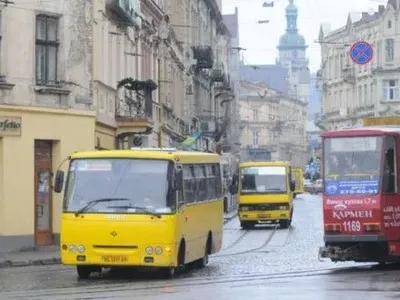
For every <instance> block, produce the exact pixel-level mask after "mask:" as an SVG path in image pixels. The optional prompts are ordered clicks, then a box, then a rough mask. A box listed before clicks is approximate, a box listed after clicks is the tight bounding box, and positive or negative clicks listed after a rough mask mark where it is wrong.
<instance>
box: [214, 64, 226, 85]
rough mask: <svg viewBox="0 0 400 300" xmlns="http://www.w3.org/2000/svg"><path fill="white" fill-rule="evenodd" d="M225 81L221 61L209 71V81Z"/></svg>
mask: <svg viewBox="0 0 400 300" xmlns="http://www.w3.org/2000/svg"><path fill="white" fill-rule="evenodd" d="M225 81H226V73H225V68H224V65H223V64H222V63H220V64H218V66H217V67H216V68H214V69H212V71H211V83H214V82H221V83H222V82H225Z"/></svg>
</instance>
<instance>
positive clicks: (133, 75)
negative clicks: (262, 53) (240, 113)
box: [0, 0, 234, 252]
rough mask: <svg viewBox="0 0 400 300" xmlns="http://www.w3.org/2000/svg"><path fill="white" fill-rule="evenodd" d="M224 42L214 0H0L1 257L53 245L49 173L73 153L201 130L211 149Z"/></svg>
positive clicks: (220, 103)
mask: <svg viewBox="0 0 400 300" xmlns="http://www.w3.org/2000/svg"><path fill="white" fill-rule="evenodd" d="M182 8H184V9H183V10H182ZM182 11H184V14H183V15H184V18H182ZM15 20H23V21H21V22H15ZM21 32H24V34H25V35H24V38H15V37H17V36H21ZM229 47H230V35H229V32H228V31H227V29H226V27H225V25H224V24H223V22H222V16H221V13H220V10H219V8H218V5H217V3H216V2H215V0H213V1H206V0H198V1H188V0H185V1H183V0H182V1H162V0H157V1H156V0H128V1H123V0H98V1H73V2H68V4H67V2H65V3H64V2H62V1H61V2H60V1H56V0H54V1H44V2H40V1H39V2H29V3H24V4H20V5H18V6H17V5H14V4H13V3H9V4H8V5H7V6H6V5H1V4H0V127H1V128H2V130H1V133H0V185H1V187H2V193H0V252H2V251H9V250H14V249H20V248H24V247H31V246H36V245H49V244H54V243H57V242H58V233H59V220H60V212H61V203H62V201H61V199H60V197H59V196H58V195H57V194H54V193H53V192H52V190H51V181H52V174H53V173H55V171H56V169H57V168H59V166H60V164H61V162H62V161H63V160H64V159H65V158H66V157H67V156H68V155H70V154H71V153H72V152H75V151H82V150H93V149H99V150H101V149H115V148H128V147H132V146H142V147H153V146H161V147H170V146H175V145H176V144H177V143H179V142H181V141H182V140H183V139H185V138H186V137H187V136H189V135H191V134H192V133H194V132H195V131H197V130H199V129H201V130H202V138H201V141H200V142H199V146H201V147H202V148H206V149H208V150H213V149H214V150H215V149H216V147H215V144H216V143H218V142H219V143H220V141H221V140H223V138H224V136H225V133H226V132H227V131H228V128H229V122H228V121H229V120H228V119H229V117H230V114H229V109H230V106H229V103H230V102H231V101H230V100H232V99H233V98H234V95H231V94H230V92H231V85H230V81H229V76H228V75H229V74H228V72H229ZM61 167H62V168H64V167H66V164H65V163H64V164H61ZM17 170H18V171H17ZM19 170H24V172H22V173H21V172H19ZM17 172H18V173H17ZM4 174H7V176H4ZM20 186H23V188H19V187H20ZM20 207H24V208H25V209H24V210H22V211H21V210H20ZM16 215H18V216H20V218H15V216H16ZM21 220H24V222H21Z"/></svg>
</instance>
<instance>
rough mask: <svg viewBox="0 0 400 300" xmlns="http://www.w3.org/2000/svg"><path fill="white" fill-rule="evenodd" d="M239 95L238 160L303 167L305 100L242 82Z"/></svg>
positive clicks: (305, 155) (263, 86)
mask: <svg viewBox="0 0 400 300" xmlns="http://www.w3.org/2000/svg"><path fill="white" fill-rule="evenodd" d="M240 97H241V98H240V120H241V122H240V123H241V138H240V143H241V151H240V156H241V160H242V161H246V160H284V161H290V162H291V163H292V165H293V166H304V165H305V164H306V163H307V158H308V154H307V136H306V128H305V122H304V120H305V118H306V116H307V103H305V102H304V101H301V100H298V99H295V98H292V97H289V96H286V95H282V94H280V93H278V92H276V91H275V90H272V89H270V88H268V87H267V86H266V85H263V84H256V83H251V82H244V81H242V82H241V89H240Z"/></svg>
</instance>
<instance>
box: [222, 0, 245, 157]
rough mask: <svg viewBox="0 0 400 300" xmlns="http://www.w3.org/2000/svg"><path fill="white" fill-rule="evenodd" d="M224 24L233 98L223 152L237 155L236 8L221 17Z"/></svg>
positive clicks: (238, 94) (238, 89)
mask: <svg viewBox="0 0 400 300" xmlns="http://www.w3.org/2000/svg"><path fill="white" fill-rule="evenodd" d="M223 18H224V22H225V25H226V27H227V28H228V30H229V32H230V34H231V40H230V46H231V47H230V49H229V52H228V53H229V76H230V81H231V82H232V88H233V93H234V94H235V98H234V99H233V100H232V102H231V105H230V115H231V120H230V126H229V129H230V130H229V131H228V133H227V141H229V143H227V145H226V146H228V147H229V148H228V149H226V148H225V147H224V148H223V150H225V149H226V150H230V152H231V153H234V154H238V153H239V151H240V129H239V125H240V124H239V120H240V111H239V98H240V93H239V92H240V84H239V82H240V64H241V61H240V50H241V48H240V38H239V10H238V8H237V7H236V8H235V12H234V13H233V14H229V15H228V14H227V15H223Z"/></svg>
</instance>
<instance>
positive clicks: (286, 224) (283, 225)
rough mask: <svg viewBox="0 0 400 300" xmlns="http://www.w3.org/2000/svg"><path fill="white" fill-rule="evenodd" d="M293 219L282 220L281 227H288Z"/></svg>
mask: <svg viewBox="0 0 400 300" xmlns="http://www.w3.org/2000/svg"><path fill="white" fill-rule="evenodd" d="M290 223H291V220H280V221H279V227H280V228H282V229H288V228H289V226H290Z"/></svg>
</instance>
